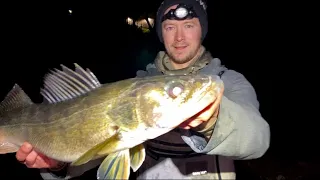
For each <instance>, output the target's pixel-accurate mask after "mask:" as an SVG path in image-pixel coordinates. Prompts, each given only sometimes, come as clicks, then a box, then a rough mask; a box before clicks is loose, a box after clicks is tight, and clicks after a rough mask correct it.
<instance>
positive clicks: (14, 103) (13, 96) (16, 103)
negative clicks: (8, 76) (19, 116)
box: [0, 84, 33, 114]
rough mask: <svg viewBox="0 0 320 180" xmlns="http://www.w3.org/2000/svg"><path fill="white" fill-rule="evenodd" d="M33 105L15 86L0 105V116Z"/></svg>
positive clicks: (18, 87) (19, 88)
mask: <svg viewBox="0 0 320 180" xmlns="http://www.w3.org/2000/svg"><path fill="white" fill-rule="evenodd" d="M31 104H33V102H32V100H31V99H30V98H29V96H28V95H27V94H26V93H25V92H24V91H23V90H22V89H21V87H20V86H19V85H18V84H15V85H14V86H13V88H12V89H11V90H10V92H9V93H8V94H7V96H6V97H5V98H4V100H3V101H2V102H1V103H0V114H3V113H5V112H6V111H10V110H13V109H15V108H19V107H26V106H29V105H31Z"/></svg>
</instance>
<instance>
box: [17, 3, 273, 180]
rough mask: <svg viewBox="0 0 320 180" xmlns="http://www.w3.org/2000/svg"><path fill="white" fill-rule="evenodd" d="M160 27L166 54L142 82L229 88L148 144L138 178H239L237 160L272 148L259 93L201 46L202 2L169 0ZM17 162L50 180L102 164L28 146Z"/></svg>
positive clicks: (204, 29) (161, 12)
mask: <svg viewBox="0 0 320 180" xmlns="http://www.w3.org/2000/svg"><path fill="white" fill-rule="evenodd" d="M156 23H157V24H156V30H157V33H158V36H159V38H160V41H161V42H163V43H164V46H165V48H166V52H159V54H158V56H157V57H156V59H155V61H154V64H150V65H148V66H147V70H146V71H138V72H137V76H138V77H142V76H152V75H158V74H189V73H211V74H214V75H219V76H220V77H221V79H222V80H223V82H224V85H225V89H224V91H223V92H221V95H220V96H219V97H218V98H217V100H216V101H215V103H214V104H213V105H212V106H211V107H210V108H209V109H208V110H207V111H204V112H203V113H201V114H200V115H199V116H198V117H196V118H194V119H190V120H188V121H186V122H185V123H183V124H181V126H180V128H179V129H177V130H174V131H172V132H170V133H167V134H165V135H163V136H161V137H159V138H157V139H155V140H150V141H149V142H147V143H145V145H146V149H147V156H146V160H145V162H144V163H143V165H142V166H141V168H140V169H139V171H138V173H137V177H138V179H235V170H234V165H233V160H236V159H237V160H246V159H254V158H259V157H261V156H262V155H263V154H264V153H265V152H266V151H267V149H268V148H269V142H270V130H269V125H268V123H267V122H266V121H265V120H264V119H263V118H262V117H261V115H260V112H259V102H258V101H257V97H256V93H255V90H254V88H253V87H252V85H251V84H250V83H249V82H248V81H247V80H246V79H245V77H244V76H243V75H242V74H240V73H238V72H236V71H234V70H229V69H227V68H226V67H224V66H221V63H220V60H219V59H217V58H212V57H211V55H210V53H209V52H207V51H206V50H205V47H203V46H202V45H201V44H202V41H203V39H204V38H205V36H206V33H207V28H208V24H207V15H206V4H205V3H204V2H203V1H202V0H164V2H163V3H162V4H161V6H160V8H159V9H158V13H157V19H156ZM16 157H17V159H18V160H19V161H22V162H24V163H25V164H26V165H27V166H28V167H31V168H43V169H42V173H41V175H42V177H43V178H44V179H46V178H48V179H53V178H54V177H56V178H57V176H55V175H57V174H59V173H61V172H64V176H65V175H66V174H67V176H66V178H70V177H76V176H80V175H81V174H83V173H84V172H86V171H88V170H90V169H92V168H94V167H96V166H98V165H99V163H100V162H101V160H95V161H91V162H89V163H88V164H86V165H84V166H81V167H74V168H71V167H69V168H67V167H68V165H67V164H63V163H62V164H61V165H59V163H58V162H56V161H53V160H50V159H48V158H46V157H43V156H41V155H38V154H37V153H36V152H35V151H32V147H31V146H30V145H29V144H27V143H26V144H25V145H23V146H22V147H21V149H20V150H19V151H18V152H17V155H16ZM45 168H50V169H45ZM55 172H56V173H55ZM54 174H55V175H54Z"/></svg>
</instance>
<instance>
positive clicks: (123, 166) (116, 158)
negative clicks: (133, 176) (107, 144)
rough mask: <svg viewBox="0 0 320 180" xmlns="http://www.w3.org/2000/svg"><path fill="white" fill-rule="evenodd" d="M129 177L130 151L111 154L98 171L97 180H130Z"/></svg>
mask: <svg viewBox="0 0 320 180" xmlns="http://www.w3.org/2000/svg"><path fill="white" fill-rule="evenodd" d="M129 176H130V152H129V149H125V150H122V151H118V152H115V153H111V154H109V155H108V156H107V157H106V158H105V159H104V160H103V162H102V163H101V165H100V166H99V169H98V171H97V179H129Z"/></svg>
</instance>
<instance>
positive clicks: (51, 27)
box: [0, 0, 319, 179]
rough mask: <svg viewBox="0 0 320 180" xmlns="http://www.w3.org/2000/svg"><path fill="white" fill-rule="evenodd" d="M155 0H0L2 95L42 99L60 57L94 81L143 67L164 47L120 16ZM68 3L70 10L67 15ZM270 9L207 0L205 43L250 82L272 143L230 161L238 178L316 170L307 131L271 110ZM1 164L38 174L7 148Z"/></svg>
mask: <svg viewBox="0 0 320 180" xmlns="http://www.w3.org/2000/svg"><path fill="white" fill-rule="evenodd" d="M160 3H161V1H159V0H153V1H150V0H149V1H147V0H136V1H128V2H124V1H116V2H112V3H111V1H106V2H99V3H98V2H91V1H90V2H89V1H84V2H78V1H67V2H63V3H61V2H51V1H50V2H40V3H39V2H37V3H29V2H28V3H24V2H19V3H11V4H8V3H7V4H4V3H2V4H1V5H0V9H1V14H0V15H1V16H0V19H1V22H0V23H1V24H0V27H1V33H0V34H1V36H0V44H1V46H0V47H1V48H0V49H1V50H0V52H1V53H0V60H1V66H0V67H1V71H0V78H1V88H0V93H1V97H4V96H5V95H6V94H7V93H8V92H9V91H10V89H11V88H12V86H13V85H14V83H18V84H19V85H20V86H21V87H22V88H23V89H24V91H25V92H26V93H27V94H28V95H29V96H30V97H31V99H32V100H33V101H34V102H41V101H42V97H41V96H40V94H39V89H40V87H41V86H42V80H43V76H44V75H45V73H47V72H48V70H49V69H53V68H60V64H64V65H66V66H68V67H71V68H73V64H72V63H74V62H76V63H78V64H79V65H81V66H82V67H88V68H90V69H91V71H92V72H94V73H95V75H96V76H97V77H98V79H99V80H100V81H101V83H107V82H113V81H117V80H122V79H125V78H131V77H134V76H135V72H136V71H137V70H138V69H144V68H145V66H146V65H147V64H148V63H150V62H152V61H153V59H154V58H155V56H156V54H157V52H158V51H159V50H163V45H162V44H161V43H160V42H159V41H158V39H157V36H156V34H155V31H154V30H153V29H152V30H151V32H150V33H142V32H141V30H139V29H137V28H135V27H134V26H129V25H127V24H126V22H125V19H126V18H127V17H132V18H138V17H140V16H146V15H150V16H151V17H152V16H153V17H154V14H155V12H156V10H157V8H158V6H159V5H160ZM69 9H72V10H73V14H72V15H70V14H69V13H68V10H69ZM270 14H272V12H270V11H264V4H262V3H259V4H258V3H257V1H222V0H215V1H209V2H208V16H209V17H208V18H209V33H208V35H207V38H206V39H205V41H204V45H205V46H206V48H207V49H208V50H209V51H210V52H211V53H212V55H213V57H218V58H220V59H221V60H222V63H223V64H224V65H226V66H227V67H228V68H230V69H234V70H236V71H238V72H240V73H242V74H244V75H245V76H246V78H247V79H248V80H249V81H250V82H251V83H252V85H253V86H254V87H255V89H256V92H257V95H258V99H259V101H260V107H261V109H260V110H261V114H262V116H263V117H264V118H265V119H266V120H267V121H268V123H269V124H270V128H271V146H270V149H269V150H268V152H267V153H266V155H265V156H264V157H263V158H260V159H257V160H251V161H239V162H236V165H237V170H238V172H237V173H238V177H242V178H243V179H248V178H249V177H251V178H252V177H254V178H260V179H267V178H269V179H275V178H279V177H282V176H283V177H285V178H286V179H299V178H300V179H301V178H306V177H313V176H314V175H315V174H316V173H317V172H316V170H315V168H319V163H318V160H319V155H317V156H315V153H316V152H318V149H319V148H318V149H317V148H315V147H312V148H311V146H310V142H311V140H309V139H308V140H306V138H307V137H309V136H308V134H310V133H312V132H310V131H308V130H307V126H306V128H305V129H304V127H305V126H302V125H301V124H299V123H297V122H298V121H297V120H296V119H291V118H289V117H288V118H279V117H276V116H275V115H274V114H273V109H272V101H274V95H275V93H276V92H277V87H276V88H275V87H274V82H273V81H274V80H275V79H274V78H275V77H276V76H277V75H278V74H276V73H275V71H274V70H273V69H274V67H275V66H276V65H277V62H274V61H273V60H272V58H270V57H269V58H267V56H268V54H269V53H271V51H272V48H271V47H270V46H272V45H269V44H267V41H266V40H267V39H268V37H269V32H268V31H267V27H266V22H267V19H268V17H269V15H270ZM276 103H277V104H279V103H280V104H281V105H283V104H284V103H283V101H276ZM283 108H285V107H283ZM293 111H294V110H293ZM296 118H301V116H298V115H297V117H296ZM302 118H303V117H302ZM303 140H306V141H303ZM308 147H310V148H308ZM0 164H1V168H0V174H1V176H5V177H10V178H12V177H22V176H23V177H28V176H30V177H34V178H36V177H37V176H38V172H37V170H33V169H27V168H25V167H24V166H23V165H21V164H19V163H18V162H16V160H15V158H14V154H10V155H1V156H0ZM10 171H11V172H13V171H15V172H19V173H11V172H10ZM318 175H319V174H318ZM34 178H33V179H34ZM93 178H94V176H93Z"/></svg>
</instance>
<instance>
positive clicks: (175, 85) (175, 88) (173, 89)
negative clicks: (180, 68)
mask: <svg viewBox="0 0 320 180" xmlns="http://www.w3.org/2000/svg"><path fill="white" fill-rule="evenodd" d="M165 89H166V92H167V94H168V95H169V96H170V97H172V98H176V97H178V96H179V95H180V94H181V93H182V92H183V90H184V86H183V84H182V83H180V82H175V81H172V82H170V83H168V84H167V86H166V88H165Z"/></svg>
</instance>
